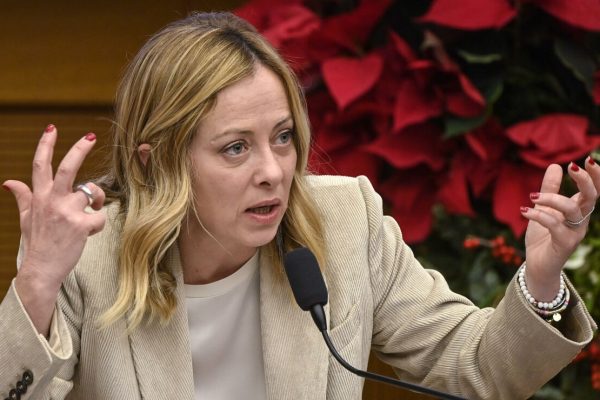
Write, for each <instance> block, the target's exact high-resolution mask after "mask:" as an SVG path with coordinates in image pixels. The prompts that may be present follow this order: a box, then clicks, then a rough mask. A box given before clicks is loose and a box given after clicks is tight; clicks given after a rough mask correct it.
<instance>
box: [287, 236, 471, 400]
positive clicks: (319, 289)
mask: <svg viewBox="0 0 600 400" xmlns="http://www.w3.org/2000/svg"><path fill="white" fill-rule="evenodd" d="M283 265H284V268H285V272H286V275H287V277H288V281H289V282H290V286H291V288H292V292H293V293H294V298H295V299H296V302H297V303H298V305H299V306H300V308H301V309H303V310H304V311H310V315H311V316H312V319H313V321H314V322H315V324H316V325H317V328H319V330H320V331H321V334H322V335H323V339H324V340H325V343H326V344H327V347H328V348H329V351H330V352H331V354H332V355H333V357H335V359H336V360H337V361H338V362H339V363H340V364H341V365H342V366H343V367H344V368H346V369H347V370H348V371H350V372H352V373H353V374H355V375H358V376H360V377H362V378H366V379H371V380H374V381H378V382H383V383H387V384H389V385H392V386H397V387H401V388H404V389H408V390H411V391H414V392H419V393H425V394H428V395H431V396H434V397H436V398H438V399H444V400H446V399H447V400H465V399H464V398H462V397H458V396H454V395H451V394H447V393H443V392H438V391H437V390H433V389H429V388H426V387H423V386H419V385H415V384H413V383H408V382H403V381H400V380H398V379H394V378H391V377H388V376H384V375H379V374H375V373H372V372H368V371H363V370H360V369H357V368H354V367H353V366H351V365H350V364H348V362H346V360H344V359H343V358H342V357H341V356H340V355H339V353H338V352H337V350H336V349H335V347H334V346H333V343H332V342H331V338H330V337H329V334H328V333H327V320H326V318H325V312H324V311H323V306H324V305H325V304H327V300H328V295H327V286H325V281H324V280H323V275H322V274H321V270H320V269H319V263H318V262H317V259H316V258H315V256H314V254H313V253H312V252H311V251H310V250H309V249H307V248H305V247H301V248H298V249H294V250H292V251H290V252H288V253H287V254H286V255H285V257H284V261H283Z"/></svg>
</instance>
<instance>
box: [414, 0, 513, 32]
mask: <svg viewBox="0 0 600 400" xmlns="http://www.w3.org/2000/svg"><path fill="white" fill-rule="evenodd" d="M516 14H517V12H516V10H515V9H514V8H512V7H511V5H510V2H509V1H508V0H462V1H460V2H456V1H455V0H434V2H433V3H432V4H431V7H430V8H429V11H427V13H426V14H425V15H424V16H422V17H421V18H419V20H420V21H422V22H432V23H434V24H438V25H444V26H449V27H452V28H458V29H467V30H469V29H490V28H496V29H498V28H501V27H503V26H504V25H506V24H507V23H508V22H509V21H510V20H511V19H513V18H514V17H515V15H516Z"/></svg>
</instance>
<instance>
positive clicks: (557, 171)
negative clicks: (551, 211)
mask: <svg viewBox="0 0 600 400" xmlns="http://www.w3.org/2000/svg"><path fill="white" fill-rule="evenodd" d="M562 176H563V171H562V168H561V167H560V165H558V164H550V165H549V166H548V168H546V173H545V174H544V179H543V180H542V187H541V188H540V192H542V193H558V191H559V190H560V184H561V182H562Z"/></svg>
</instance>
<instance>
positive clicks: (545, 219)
mask: <svg viewBox="0 0 600 400" xmlns="http://www.w3.org/2000/svg"><path fill="white" fill-rule="evenodd" d="M521 215H523V216H524V217H525V218H527V219H528V220H530V221H535V222H537V223H538V224H540V225H542V226H543V227H544V228H546V229H548V230H549V231H550V234H551V235H552V236H554V237H559V238H564V237H567V232H568V231H569V230H570V228H568V227H567V226H566V225H565V224H564V223H563V221H562V220H561V219H560V218H559V217H557V216H556V215H553V214H551V213H548V212H546V211H545V210H543V209H541V208H531V207H521Z"/></svg>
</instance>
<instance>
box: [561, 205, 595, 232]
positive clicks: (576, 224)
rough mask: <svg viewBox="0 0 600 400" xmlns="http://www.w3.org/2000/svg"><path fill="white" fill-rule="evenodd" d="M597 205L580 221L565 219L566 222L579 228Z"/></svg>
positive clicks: (572, 226)
mask: <svg viewBox="0 0 600 400" xmlns="http://www.w3.org/2000/svg"><path fill="white" fill-rule="evenodd" d="M594 208H595V206H592V209H591V210H590V212H589V213H587V214H585V215H584V216H583V217H582V218H581V219H580V220H579V221H571V220H570V219H565V224H566V225H567V226H569V227H571V228H577V227H578V226H579V225H581V224H582V223H583V222H584V221H585V220H586V219H588V217H589V216H590V215H592V213H593V212H594Z"/></svg>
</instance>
